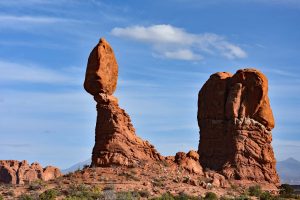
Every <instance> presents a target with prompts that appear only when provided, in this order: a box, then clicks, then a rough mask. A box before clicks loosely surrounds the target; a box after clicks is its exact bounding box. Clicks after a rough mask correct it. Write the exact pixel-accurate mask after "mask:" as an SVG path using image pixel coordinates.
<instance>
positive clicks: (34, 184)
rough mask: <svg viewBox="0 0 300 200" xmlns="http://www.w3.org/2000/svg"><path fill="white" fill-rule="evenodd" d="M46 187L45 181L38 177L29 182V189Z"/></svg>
mask: <svg viewBox="0 0 300 200" xmlns="http://www.w3.org/2000/svg"><path fill="white" fill-rule="evenodd" d="M44 187H45V183H44V182H43V181H42V180H40V179H38V180H36V181H33V182H31V183H30V184H29V188H28V189H29V190H40V189H42V188H44Z"/></svg>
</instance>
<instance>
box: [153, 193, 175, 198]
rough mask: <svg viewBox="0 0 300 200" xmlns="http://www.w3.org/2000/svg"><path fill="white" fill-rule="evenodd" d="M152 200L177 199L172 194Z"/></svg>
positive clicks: (165, 194)
mask: <svg viewBox="0 0 300 200" xmlns="http://www.w3.org/2000/svg"><path fill="white" fill-rule="evenodd" d="M151 200H175V198H174V196H173V195H172V194H170V193H164V194H162V195H161V196H160V197H155V198H152V199H151Z"/></svg>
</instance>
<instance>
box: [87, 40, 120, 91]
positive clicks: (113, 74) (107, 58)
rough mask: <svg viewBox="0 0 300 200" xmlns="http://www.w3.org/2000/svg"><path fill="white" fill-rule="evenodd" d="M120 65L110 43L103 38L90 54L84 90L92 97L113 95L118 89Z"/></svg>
mask: <svg viewBox="0 0 300 200" xmlns="http://www.w3.org/2000/svg"><path fill="white" fill-rule="evenodd" d="M117 80H118V64H117V61H116V58H115V55H114V52H113V50H112V48H111V47H110V45H109V44H108V42H106V40H105V39H104V38H101V39H100V41H99V43H98V44H97V45H96V46H95V48H94V49H93V50H92V52H91V53H90V56H89V59H88V64H87V68H86V74H85V81H84V88H85V90H86V91H87V92H88V93H90V94H91V95H97V94H98V93H106V94H109V95H112V94H113V93H114V91H115V90H116V87H117Z"/></svg>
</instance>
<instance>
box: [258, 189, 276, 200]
mask: <svg viewBox="0 0 300 200" xmlns="http://www.w3.org/2000/svg"><path fill="white" fill-rule="evenodd" d="M259 199H260V200H272V199H273V197H272V195H271V194H270V193H269V192H267V191H266V192H263V193H261V194H260V196H259Z"/></svg>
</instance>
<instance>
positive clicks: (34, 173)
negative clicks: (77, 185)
mask: <svg viewBox="0 0 300 200" xmlns="http://www.w3.org/2000/svg"><path fill="white" fill-rule="evenodd" d="M60 176H62V173H61V172H60V170H59V169H58V168H56V167H53V166H47V167H45V168H43V167H42V166H41V165H40V164H39V163H32V164H31V165H29V164H28V162H27V161H26V160H23V161H21V162H20V161H17V160H0V182H1V183H7V184H24V183H30V182H33V181H36V180H43V181H48V180H51V179H55V178H57V177H60Z"/></svg>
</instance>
